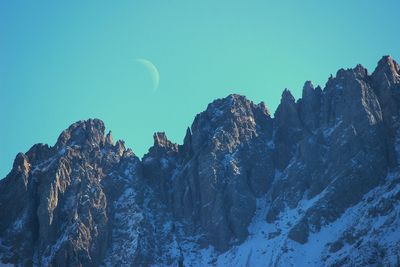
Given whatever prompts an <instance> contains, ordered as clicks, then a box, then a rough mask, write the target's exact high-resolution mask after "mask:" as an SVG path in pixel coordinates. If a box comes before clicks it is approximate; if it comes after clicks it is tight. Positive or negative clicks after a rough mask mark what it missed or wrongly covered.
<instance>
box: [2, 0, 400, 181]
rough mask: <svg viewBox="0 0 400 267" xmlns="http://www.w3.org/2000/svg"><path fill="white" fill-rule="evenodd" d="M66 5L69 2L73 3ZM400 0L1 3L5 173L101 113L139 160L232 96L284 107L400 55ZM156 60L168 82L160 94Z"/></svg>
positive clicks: (179, 138)
mask: <svg viewBox="0 0 400 267" xmlns="http://www.w3.org/2000/svg"><path fill="white" fill-rule="evenodd" d="M61 2H62V3H61ZM399 18H400V2H399V1H398V0H393V1H384V0H382V1H365V0H363V1H358V0H341V1H339V0H335V1H324V0H318V1H317V0H316V1H307V0H305V1H297V0H296V1H266V0H264V1H251V0H250V1H232V0H231V1H215V0H212V1H209V0H202V1H175V0H168V1H165V0H164V1H161V0H159V1H153V0H146V1H84V0H80V1H18V0H2V1H0V122H1V126H0V127H1V128H0V177H4V176H5V175H6V173H8V171H9V170H10V169H11V166H12V162H13V159H14V157H15V155H16V154H17V153H18V152H20V151H24V152H25V151H27V150H28V149H29V148H30V147H31V146H32V145H33V144H34V143H38V142H42V143H48V144H50V145H53V144H54V143H55V141H56V139H57V137H58V135H59V134H60V132H61V131H62V130H63V129H65V128H67V127H68V126H69V125H70V124H71V123H73V122H75V121H77V120H81V119H87V118H93V117H97V118H101V119H102V120H104V122H105V123H106V126H107V128H108V129H112V131H113V134H114V137H115V139H117V138H121V139H124V140H125V141H126V143H127V145H128V146H129V147H131V148H132V149H133V150H134V151H135V153H136V154H138V155H139V156H141V155H143V153H145V152H146V151H147V149H148V148H149V146H150V145H151V144H152V142H153V141H152V134H153V132H155V131H165V132H166V133H167V136H168V137H170V139H172V140H173V141H175V142H178V143H181V142H182V139H183V135H184V133H185V129H186V127H187V126H189V125H190V124H191V122H192V120H193V118H194V116H195V115H196V114H197V113H199V112H201V111H202V110H204V109H205V108H206V105H207V104H208V103H209V102H210V101H212V100H213V99H215V98H220V97H224V96H226V95H228V94H230V93H240V94H244V95H246V96H247V97H248V98H250V99H251V100H253V101H255V102H259V101H265V102H266V104H267V106H268V107H269V108H270V110H271V111H272V112H273V111H274V110H275V108H276V106H277V104H278V103H279V100H280V95H281V92H282V90H283V89H284V88H285V87H288V88H290V89H291V90H292V92H293V94H294V95H295V96H296V97H299V96H300V95H301V88H302V85H303V83H304V81H305V80H308V79H310V80H312V81H313V82H314V84H321V85H324V84H325V82H326V80H327V77H328V76H329V74H331V73H333V74H334V73H336V70H337V69H338V68H340V67H346V68H348V67H352V66H355V65H356V64H357V63H362V64H363V65H364V66H366V67H367V68H368V69H369V70H370V71H371V70H372V69H373V68H374V67H375V65H376V62H377V61H378V60H379V59H380V57H381V56H382V55H384V54H391V55H392V56H393V57H394V58H395V59H397V60H399V59H400V50H399V47H400V34H399V32H400V31H399V26H400V24H399ZM135 58H145V59H148V60H150V61H152V62H153V63H154V64H155V65H156V66H157V68H158V70H159V72H160V86H159V88H158V89H157V90H156V91H153V90H152V86H153V84H152V80H151V76H150V74H149V73H148V72H147V70H146V69H145V68H144V67H143V66H142V65H140V64H139V63H138V62H135Z"/></svg>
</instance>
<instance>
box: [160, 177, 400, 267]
mask: <svg viewBox="0 0 400 267" xmlns="http://www.w3.org/2000/svg"><path fill="white" fill-rule="evenodd" d="M280 175H281V173H279V172H278V173H276V176H277V177H279V176H280ZM396 177H398V174H397V173H390V174H389V175H388V177H387V180H386V183H385V184H384V185H382V186H379V187H377V188H375V189H374V190H372V191H371V192H369V193H368V194H366V195H365V197H364V198H363V200H362V201H361V202H360V203H359V204H357V205H355V206H353V207H351V208H349V209H348V210H347V211H346V212H345V213H343V214H342V216H341V217H340V218H338V219H337V220H336V221H334V222H332V223H330V224H327V225H325V226H322V228H321V229H320V230H319V231H315V232H313V231H311V232H310V235H309V239H308V241H307V242H306V243H305V244H299V243H297V242H295V241H293V240H291V239H289V238H288V233H289V230H290V229H291V227H292V226H294V225H295V224H296V223H297V222H299V221H300V220H301V219H302V218H303V216H305V214H306V211H307V210H308V209H310V208H312V207H314V206H315V205H316V204H317V203H318V202H319V201H320V200H321V199H323V197H324V195H325V193H326V192H325V191H323V192H321V193H320V194H319V195H317V196H315V197H314V198H312V199H306V198H304V199H303V200H301V201H300V202H299V204H298V206H297V207H296V208H294V209H290V208H286V209H285V211H284V212H282V213H281V215H280V217H279V219H278V220H277V221H276V222H274V223H268V222H267V221H266V219H265V218H266V214H267V212H268V208H269V206H270V202H269V200H268V199H269V196H268V195H265V196H262V197H260V198H258V199H257V209H256V213H255V215H254V217H253V220H252V222H251V223H250V225H249V227H248V232H249V236H248V238H247V239H246V240H245V241H244V242H243V243H242V244H240V245H237V246H234V247H233V248H231V249H230V250H228V251H226V252H225V253H222V254H219V255H218V252H217V251H215V249H214V248H213V247H212V246H209V247H206V248H199V247H198V245H197V242H198V241H196V240H198V238H192V239H189V238H186V239H184V240H181V241H180V242H179V244H178V243H177V242H176V239H175V241H174V244H171V249H172V250H173V252H171V253H172V254H173V255H176V257H178V255H179V253H182V254H183V259H184V264H185V266H325V265H330V264H334V263H335V262H338V261H339V260H341V259H347V263H348V264H350V265H351V264H353V265H358V266H360V265H365V264H366V260H367V259H368V257H371V255H375V254H376V253H379V249H380V248H384V247H386V248H392V249H391V250H390V249H388V251H391V252H390V253H389V255H387V257H386V258H385V259H379V256H376V255H375V256H374V257H375V258H377V261H378V262H381V263H382V265H388V264H392V265H394V264H395V263H396V260H397V257H396V255H397V254H396V253H397V251H398V249H400V242H399V238H398V237H399V236H400V227H399V225H400V204H399V203H398V202H397V204H396V207H395V208H394V210H393V211H392V212H391V213H390V214H387V215H385V216H378V217H371V216H370V215H369V213H368V211H369V209H370V208H371V207H374V206H377V205H378V204H379V203H380V202H381V201H382V200H384V199H393V197H394V195H395V194H399V193H400V184H397V185H396V186H390V183H391V182H393V179H397V178H396ZM305 195H306V194H305ZM370 199H372V202H371V203H369V202H368V201H370ZM362 231H367V234H365V235H364V236H363V237H362V238H361V239H360V240H361V241H359V242H361V243H360V244H361V245H360V246H361V247H360V248H357V247H356V246H355V244H356V243H357V242H355V243H353V244H349V243H347V242H345V241H344V242H343V247H341V248H339V249H337V251H336V252H331V251H329V249H330V245H331V244H333V243H335V242H336V241H338V240H339V239H340V238H341V237H342V236H343V234H344V233H345V232H350V233H352V234H354V235H356V234H357V233H359V232H362ZM374 253H375V254H374ZM356 255H362V257H361V258H360V257H359V258H356ZM345 257H347V258H345ZM161 265H162V266H165V265H164V264H160V265H158V266H161ZM166 266H168V265H166Z"/></svg>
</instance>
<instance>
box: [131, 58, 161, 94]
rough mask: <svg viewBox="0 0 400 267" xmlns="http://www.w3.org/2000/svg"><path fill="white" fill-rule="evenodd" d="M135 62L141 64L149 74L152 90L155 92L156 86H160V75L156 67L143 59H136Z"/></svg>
mask: <svg viewBox="0 0 400 267" xmlns="http://www.w3.org/2000/svg"><path fill="white" fill-rule="evenodd" d="M136 61H137V62H139V63H140V64H142V65H143V66H144V67H145V68H146V69H147V71H148V72H149V73H150V75H151V79H152V81H153V90H154V91H155V90H157V88H158V85H159V84H160V73H159V72H158V69H157V68H156V66H155V65H154V64H153V63H151V61H149V60H147V59H144V58H137V59H136Z"/></svg>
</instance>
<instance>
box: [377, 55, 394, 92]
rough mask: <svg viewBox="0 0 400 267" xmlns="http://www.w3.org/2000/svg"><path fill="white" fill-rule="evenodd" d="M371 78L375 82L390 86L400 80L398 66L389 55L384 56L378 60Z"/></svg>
mask: <svg viewBox="0 0 400 267" xmlns="http://www.w3.org/2000/svg"><path fill="white" fill-rule="evenodd" d="M372 79H373V80H374V82H375V83H378V84H379V83H380V85H382V83H384V82H385V83H387V86H391V85H393V84H395V83H398V82H399V81H400V66H399V65H398V64H397V62H396V61H395V60H394V59H393V58H392V57H390V56H384V57H382V58H381V60H379V62H378V65H377V67H376V69H375V70H374V72H373V73H372Z"/></svg>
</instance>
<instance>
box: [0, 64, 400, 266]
mask: <svg viewBox="0 0 400 267" xmlns="http://www.w3.org/2000/svg"><path fill="white" fill-rule="evenodd" d="M399 101H400V67H399V65H398V64H397V63H396V62H395V61H394V60H393V59H392V58H391V57H388V56H385V57H383V58H382V59H381V60H380V61H379V62H378V66H377V67H376V69H375V70H374V72H373V73H372V74H368V72H367V70H366V69H365V68H363V67H362V66H361V65H357V66H356V67H355V68H353V69H347V70H344V69H341V70H339V71H338V72H337V74H336V75H335V76H331V78H330V79H329V80H328V82H327V83H326V85H325V87H324V88H321V87H319V86H316V87H315V86H314V85H313V84H312V83H311V82H310V81H307V82H306V83H305V84H304V87H303V92H302V97H301V98H300V99H298V100H297V101H296V99H295V98H294V97H293V95H292V94H291V92H290V91H289V90H287V89H285V90H284V91H283V93H282V98H281V102H280V105H279V106H278V108H277V110H276V112H275V114H274V117H271V115H270V113H269V111H268V109H267V108H266V107H265V105H264V104H263V103H259V104H256V103H253V102H252V101H250V100H248V99H247V98H245V97H244V96H241V95H235V94H232V95H229V96H227V97H225V98H223V99H217V100H215V101H213V102H212V103H210V104H209V105H208V106H207V108H206V110H205V111H203V112H201V113H200V114H198V115H197V116H196V117H195V119H194V121H193V124H192V125H191V127H189V128H188V129H187V131H186V135H185V138H184V141H183V144H175V143H173V142H172V141H170V140H169V139H168V138H167V136H166V134H165V133H162V132H159V133H155V134H154V136H153V138H154V144H153V146H152V147H151V148H150V149H149V151H148V153H146V154H145V155H144V156H143V158H142V159H139V158H138V157H136V156H135V154H134V153H133V152H132V151H131V150H130V149H127V148H126V147H125V145H124V142H123V141H117V142H115V143H114V141H113V138H112V134H111V132H109V133H107V134H106V132H105V126H104V124H103V122H102V121H100V120H98V119H92V120H87V121H80V122H77V123H74V124H73V125H71V126H70V127H69V128H68V129H66V130H65V131H63V132H62V133H61V135H60V137H59V138H58V140H57V142H56V144H55V145H54V146H48V145H44V144H36V145H34V146H33V147H32V148H31V149H30V150H29V151H28V152H26V153H19V154H18V155H17V156H16V158H15V161H14V164H13V166H12V169H11V171H10V173H9V174H8V175H7V176H6V177H5V178H4V179H2V180H1V181H0V214H1V217H0V262H1V263H4V264H16V265H20V266H149V265H155V266H178V265H184V266H246V265H247V266H264V265H267V266H288V265H293V266H365V265H378V266H379V265H383V266H388V265H395V264H399V262H398V261H399V259H398V256H397V253H398V251H400V230H399V229H400V204H399V203H400V171H399V155H400V130H399V129H400V118H399V103H400V102H399ZM27 134H29V133H27Z"/></svg>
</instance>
